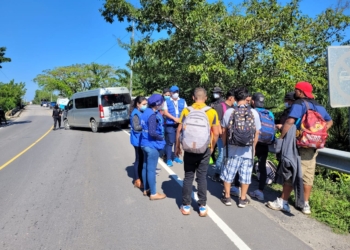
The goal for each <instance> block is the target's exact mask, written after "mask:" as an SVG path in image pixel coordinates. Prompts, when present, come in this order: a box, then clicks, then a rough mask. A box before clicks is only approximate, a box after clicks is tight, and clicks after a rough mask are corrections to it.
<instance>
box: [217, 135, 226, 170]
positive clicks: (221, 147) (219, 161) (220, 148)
mask: <svg viewBox="0 0 350 250" xmlns="http://www.w3.org/2000/svg"><path fill="white" fill-rule="evenodd" d="M216 145H218V151H219V156H218V158H217V159H216V162H215V166H216V170H215V173H217V174H220V173H221V165H222V161H223V160H224V144H223V142H222V140H221V138H219V139H218V141H217V143H216Z"/></svg>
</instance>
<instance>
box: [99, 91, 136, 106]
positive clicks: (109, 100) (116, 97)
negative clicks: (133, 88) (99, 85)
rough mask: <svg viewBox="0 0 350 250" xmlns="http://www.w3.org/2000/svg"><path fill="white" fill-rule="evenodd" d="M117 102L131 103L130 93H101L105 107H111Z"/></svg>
mask: <svg viewBox="0 0 350 250" xmlns="http://www.w3.org/2000/svg"><path fill="white" fill-rule="evenodd" d="M117 103H122V104H123V105H126V104H130V103H131V97H130V94H111V95H101V104H102V106H103V107H110V106H113V104H117Z"/></svg>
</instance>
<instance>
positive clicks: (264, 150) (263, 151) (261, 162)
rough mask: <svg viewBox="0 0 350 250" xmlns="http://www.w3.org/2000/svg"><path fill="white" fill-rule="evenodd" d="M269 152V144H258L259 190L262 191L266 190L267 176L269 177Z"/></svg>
mask: <svg viewBox="0 0 350 250" xmlns="http://www.w3.org/2000/svg"><path fill="white" fill-rule="evenodd" d="M268 153H269V148H268V146H267V145H260V144H258V145H257V146H256V156H257V157H258V167H259V173H260V178H259V190H260V191H261V192H263V191H264V188H265V185H266V178H267V173H266V160H267V155H268Z"/></svg>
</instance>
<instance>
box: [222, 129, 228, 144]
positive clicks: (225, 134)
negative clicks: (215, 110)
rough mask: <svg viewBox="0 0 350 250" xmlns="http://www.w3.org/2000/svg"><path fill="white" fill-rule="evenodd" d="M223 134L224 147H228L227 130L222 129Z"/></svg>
mask: <svg viewBox="0 0 350 250" xmlns="http://www.w3.org/2000/svg"><path fill="white" fill-rule="evenodd" d="M221 130H222V133H221V140H222V145H223V147H226V142H227V128H225V127H221Z"/></svg>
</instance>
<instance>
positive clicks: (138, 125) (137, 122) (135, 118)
mask: <svg viewBox="0 0 350 250" xmlns="http://www.w3.org/2000/svg"><path fill="white" fill-rule="evenodd" d="M132 125H133V126H132V128H133V130H134V131H142V126H141V123H140V119H139V117H138V115H134V116H133V117H132Z"/></svg>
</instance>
